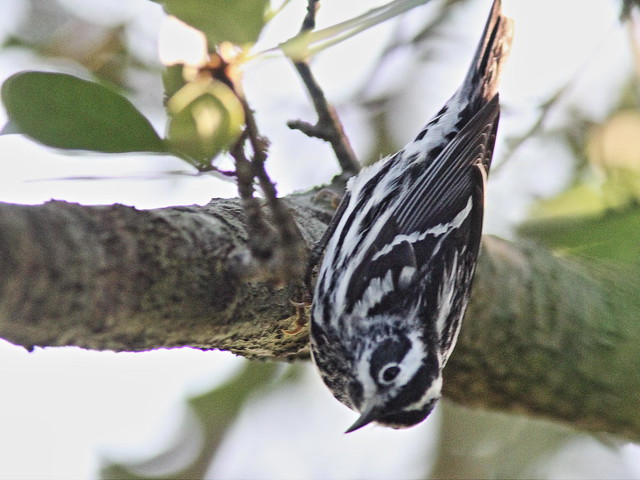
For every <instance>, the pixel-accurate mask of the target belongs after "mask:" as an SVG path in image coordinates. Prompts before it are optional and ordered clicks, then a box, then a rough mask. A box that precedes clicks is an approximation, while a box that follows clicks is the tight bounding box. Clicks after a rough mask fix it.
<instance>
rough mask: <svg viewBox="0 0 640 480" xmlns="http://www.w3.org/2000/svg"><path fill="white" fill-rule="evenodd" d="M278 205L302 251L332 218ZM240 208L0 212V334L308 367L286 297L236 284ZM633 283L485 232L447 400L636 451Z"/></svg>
mask: <svg viewBox="0 0 640 480" xmlns="http://www.w3.org/2000/svg"><path fill="white" fill-rule="evenodd" d="M321 197H322V196H321V195H319V196H317V195H315V193H314V192H309V193H307V194H301V195H292V196H290V197H288V198H287V199H286V202H287V205H288V206H289V208H291V209H292V211H293V214H294V217H295V220H296V222H297V224H298V227H299V229H300V232H301V234H302V235H303V237H304V240H305V242H306V243H307V246H308V247H309V248H310V247H311V246H312V244H313V243H314V242H315V241H317V240H318V239H319V238H320V236H321V235H322V233H323V231H324V229H325V227H326V224H327V222H328V221H329V219H330V217H331V214H332V210H331V207H330V206H329V205H328V204H327V203H325V202H323V201H322V200H319V198H321ZM246 237H247V236H246V230H245V228H244V226H243V213H242V209H241V206H240V203H239V201H238V200H235V199H231V200H222V199H215V200H212V201H211V203H209V204H208V205H206V206H189V207H173V208H165V209H157V210H146V211H139V210H136V209H134V208H131V207H125V206H122V205H113V206H97V207H96V206H80V205H76V204H70V203H65V202H49V203H47V204H45V205H39V206H23V205H10V204H0V336H1V337H3V338H5V339H7V340H8V341H10V342H12V343H15V344H17V345H23V346H25V347H26V348H32V347H34V346H60V345H75V346H80V347H84V348H90V349H98V350H103V349H109V350H115V351H142V350H150V349H157V348H172V347H180V346H191V347H195V348H202V349H223V350H229V351H231V352H233V353H236V354H239V355H243V356H245V357H248V358H261V359H275V360H287V361H291V360H295V359H306V358H308V355H309V352H308V346H307V344H308V334H307V329H306V328H305V329H303V330H302V331H301V332H300V333H297V334H295V335H291V334H287V333H284V330H286V329H290V328H291V327H292V326H293V325H294V324H295V322H296V318H297V313H296V308H295V307H294V306H293V305H292V304H291V302H290V300H300V298H299V292H298V291H297V290H296V289H295V288H280V289H278V288H275V287H271V286H269V285H266V284H262V283H250V282H249V283H247V282H243V281H242V280H241V279H240V277H239V275H238V272H237V270H236V269H235V267H234V258H235V256H236V254H237V252H238V251H239V250H240V249H242V248H243V245H244V243H245V241H246V239H247V238H246ZM636 289H637V287H636V283H635V281H634V280H633V279H632V275H627V276H625V275H621V274H620V273H619V272H612V271H610V270H605V269H603V268H599V267H598V266H596V265H594V264H587V263H577V262H576V261H573V260H569V259H563V258H558V257H556V256H554V255H552V254H551V253H549V252H548V251H546V250H544V249H542V248H540V247H537V246H534V245H530V244H526V243H522V244H514V243H510V242H507V241H504V240H501V239H498V238H496V237H485V239H484V243H483V250H482V252H481V256H480V260H479V264H478V268H477V273H476V278H475V281H474V289H473V295H472V299H471V303H470V306H469V310H468V312H467V315H466V318H465V321H464V326H463V328H462V332H461V334H460V338H459V340H458V345H457V347H456V350H455V352H454V354H453V355H452V357H451V359H450V360H449V364H448V365H447V367H446V370H445V395H447V396H448V397H450V398H452V399H453V400H455V401H457V402H460V403H463V404H466V405H476V406H482V407H488V408H495V409H501V410H511V411H521V412H527V413H530V414H535V415H543V416H546V417H549V418H553V419H556V420H561V421H565V422H568V423H570V424H572V425H574V426H576V427H578V428H582V429H586V430H589V431H606V432H612V433H616V434H619V435H623V436H626V437H628V438H630V439H633V440H636V441H637V440H640V402H638V399H639V398H640V375H639V374H638V372H639V371H640V321H639V318H638V317H639V312H640V295H638V293H637V292H636Z"/></svg>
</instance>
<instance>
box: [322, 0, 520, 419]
mask: <svg viewBox="0 0 640 480" xmlns="http://www.w3.org/2000/svg"><path fill="white" fill-rule="evenodd" d="M510 32H511V22H510V20H509V19H507V18H506V17H504V16H502V14H501V6H500V0H495V1H494V3H493V7H492V9H491V13H490V15H489V19H488V21H487V24H486V26H485V30H484V33H483V35H482V39H481V41H480V44H479V45H478V48H477V50H476V53H475V56H474V59H473V61H472V64H471V67H470V69H469V72H468V73H467V75H466V78H465V79H464V82H463V83H462V85H461V86H460V88H459V89H458V90H457V91H456V93H455V94H454V95H453V96H452V97H451V99H450V100H449V101H448V102H447V103H446V105H445V106H444V107H443V108H442V109H441V110H440V111H439V112H438V114H437V115H436V116H435V117H434V118H433V119H432V120H431V121H430V122H429V123H428V124H427V125H426V126H425V127H424V128H423V129H422V131H421V132H420V133H419V134H418V136H417V137H416V138H415V139H414V140H413V141H412V142H410V143H409V144H407V145H406V146H405V147H404V149H402V150H400V151H399V152H398V153H396V154H395V155H393V156H391V157H388V158H386V159H384V160H381V161H379V162H377V163H376V164H375V165H373V166H371V167H369V168H366V169H365V170H363V171H362V172H361V173H360V174H359V175H358V176H356V177H354V178H352V179H351V180H350V181H349V184H348V186H347V192H346V194H345V196H344V198H343V200H342V203H341V205H340V207H339V209H338V213H337V214H336V217H335V219H334V223H333V225H332V227H331V228H333V233H332V234H331V237H330V239H329V240H328V243H327V246H326V251H325V255H324V259H323V262H322V264H321V267H320V272H319V275H318V280H317V284H316V289H315V295H314V304H313V308H312V315H311V317H312V318H311V349H312V355H313V359H314V361H315V363H316V365H317V366H318V368H319V370H320V373H321V375H322V378H323V380H324V382H325V383H326V385H327V386H328V387H329V389H330V390H331V391H332V392H333V394H334V395H335V397H336V398H337V399H338V400H340V401H341V402H343V403H344V404H346V405H347V406H349V407H351V408H352V409H354V410H356V411H358V412H360V414H361V416H360V418H359V419H358V421H357V422H356V423H355V424H354V425H353V426H352V427H351V428H350V429H349V430H348V431H353V430H355V429H356V428H360V427H361V426H363V425H366V424H367V423H370V422H372V421H374V422H377V423H380V424H383V425H389V426H392V427H406V426H410V425H414V424H416V423H418V422H420V421H422V420H423V419H424V418H425V417H426V416H427V415H428V414H429V413H430V412H431V410H432V409H433V406H434V405H435V402H436V401H437V399H438V398H439V397H440V391H441V387H442V368H443V367H444V365H445V364H446V362H447V359H448V357H449V355H450V353H451V350H452V349H453V347H454V346H455V343H456V338H457V336H458V332H459V330H460V322H461V319H462V316H463V314H464V311H465V309H466V306H467V303H468V299H469V292H470V286H471V280H472V277H473V272H474V269H475V264H476V258H477V255H478V249H479V246H480V237H481V231H482V216H483V202H484V189H485V182H486V177H487V175H488V172H489V166H490V163H491V156H492V152H493V145H494V141H495V135H496V129H497V126H498V117H499V104H498V94H497V88H498V77H499V73H500V67H501V64H502V62H503V60H504V59H505V57H506V51H507V49H508V46H509V43H510V38H511V33H510Z"/></svg>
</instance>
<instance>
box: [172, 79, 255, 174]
mask: <svg viewBox="0 0 640 480" xmlns="http://www.w3.org/2000/svg"><path fill="white" fill-rule="evenodd" d="M167 110H168V112H169V115H170V121H169V138H168V140H169V147H170V149H171V151H172V152H174V153H175V154H176V155H178V156H181V157H187V158H190V159H192V160H194V161H195V162H196V163H197V164H200V165H202V166H208V165H209V164H210V161H211V159H212V158H213V157H215V156H216V155H217V154H218V153H220V152H221V151H223V150H225V149H228V148H229V147H230V146H231V145H232V144H233V143H234V142H235V141H236V140H237V139H238V137H239V136H240V133H241V132H242V125H243V124H244V110H243V108H242V104H241V103H240V100H238V98H237V97H236V95H235V94H234V93H233V91H232V90H231V89H230V88H229V87H228V86H227V85H225V84H224V83H222V82H220V81H218V80H212V79H206V78H202V79H199V80H196V81H193V82H190V83H187V84H186V85H185V86H183V87H182V88H181V89H180V90H178V91H177V92H176V93H175V94H174V95H173V96H172V97H171V98H170V99H169V101H168V102H167Z"/></svg>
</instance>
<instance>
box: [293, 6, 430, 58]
mask: <svg viewBox="0 0 640 480" xmlns="http://www.w3.org/2000/svg"><path fill="white" fill-rule="evenodd" d="M428 1H429V0H395V1H393V2H390V3H388V4H386V5H383V6H381V7H377V8H374V9H372V10H369V11H368V12H366V13H363V14H362V15H358V16H357V17H354V18H351V19H349V20H345V21H344V22H340V23H337V24H335V25H333V26H330V27H327V28H324V29H322V30H315V31H312V32H307V31H304V32H301V33H299V34H298V35H296V36H295V37H292V38H290V39H289V40H287V41H286V42H284V43H282V44H280V49H281V50H282V52H283V53H284V54H285V55H286V56H287V57H289V58H291V59H292V60H294V61H298V60H303V59H305V58H306V57H308V56H309V55H313V54H315V53H318V52H320V51H322V50H324V49H326V48H329V47H331V46H332V45H335V44H337V43H340V42H342V41H344V40H347V39H348V38H351V37H353V36H354V35H357V34H358V33H360V32H363V31H365V30H368V29H369V28H372V27H375V26H376V25H379V24H380V23H383V22H386V21H387V20H390V19H392V18H395V17H397V16H398V15H401V14H403V13H405V12H407V11H409V10H411V9H412V8H415V7H419V6H420V5H424V4H425V3H427V2H428Z"/></svg>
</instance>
